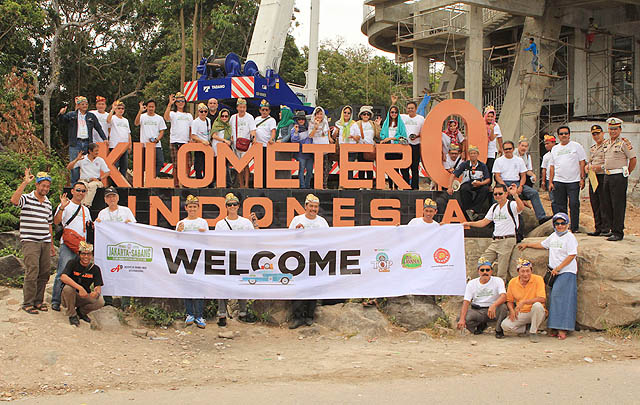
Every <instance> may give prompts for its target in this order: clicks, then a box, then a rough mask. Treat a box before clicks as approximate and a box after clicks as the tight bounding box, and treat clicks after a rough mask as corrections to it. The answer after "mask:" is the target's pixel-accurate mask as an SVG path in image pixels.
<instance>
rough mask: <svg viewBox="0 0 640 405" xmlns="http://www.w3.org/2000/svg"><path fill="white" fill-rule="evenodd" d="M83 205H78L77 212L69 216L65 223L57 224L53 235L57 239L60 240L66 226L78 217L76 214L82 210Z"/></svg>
mask: <svg viewBox="0 0 640 405" xmlns="http://www.w3.org/2000/svg"><path fill="white" fill-rule="evenodd" d="M81 207H82V205H78V209H77V210H76V212H74V213H73V215H71V218H69V220H68V221H67V222H66V223H65V224H64V225H63V224H59V225H56V227H55V231H54V235H53V237H54V238H55V239H56V240H60V238H61V237H62V235H63V233H64V228H65V227H66V226H68V225H69V224H70V223H71V221H73V220H74V219H75V218H76V215H78V212H80V208H81Z"/></svg>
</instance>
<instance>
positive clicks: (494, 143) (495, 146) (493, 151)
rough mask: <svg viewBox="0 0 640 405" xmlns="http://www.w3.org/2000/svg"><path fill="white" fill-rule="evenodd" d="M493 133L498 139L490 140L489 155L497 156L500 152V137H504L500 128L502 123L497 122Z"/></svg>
mask: <svg viewBox="0 0 640 405" xmlns="http://www.w3.org/2000/svg"><path fill="white" fill-rule="evenodd" d="M493 133H494V134H495V136H496V139H494V140H493V141H489V146H488V148H487V157H488V158H495V157H496V154H497V153H498V138H502V130H501V129H500V125H498V123H497V122H496V126H495V127H494V128H493Z"/></svg>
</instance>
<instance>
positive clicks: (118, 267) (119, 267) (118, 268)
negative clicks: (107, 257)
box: [111, 264, 124, 273]
mask: <svg viewBox="0 0 640 405" xmlns="http://www.w3.org/2000/svg"><path fill="white" fill-rule="evenodd" d="M123 267H124V266H122V265H121V264H119V265H117V266H116V267H114V268H112V269H111V272H112V273H118V272H120V270H122V269H123Z"/></svg>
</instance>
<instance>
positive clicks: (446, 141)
mask: <svg viewBox="0 0 640 405" xmlns="http://www.w3.org/2000/svg"><path fill="white" fill-rule="evenodd" d="M456 139H457V140H458V143H459V144H460V145H462V142H464V134H463V133H462V131H458V135H457V136H456ZM449 149H451V137H449V135H447V133H446V132H443V133H442V153H443V154H444V155H446V154H448V153H449Z"/></svg>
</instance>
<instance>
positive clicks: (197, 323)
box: [195, 318, 207, 329]
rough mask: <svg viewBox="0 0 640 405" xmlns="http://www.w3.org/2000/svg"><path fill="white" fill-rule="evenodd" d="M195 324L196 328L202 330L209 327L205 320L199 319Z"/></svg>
mask: <svg viewBox="0 0 640 405" xmlns="http://www.w3.org/2000/svg"><path fill="white" fill-rule="evenodd" d="M195 322H196V326H197V327H198V328H200V329H204V328H206V327H207V323H206V322H205V321H204V318H197V319H196V320H195Z"/></svg>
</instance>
